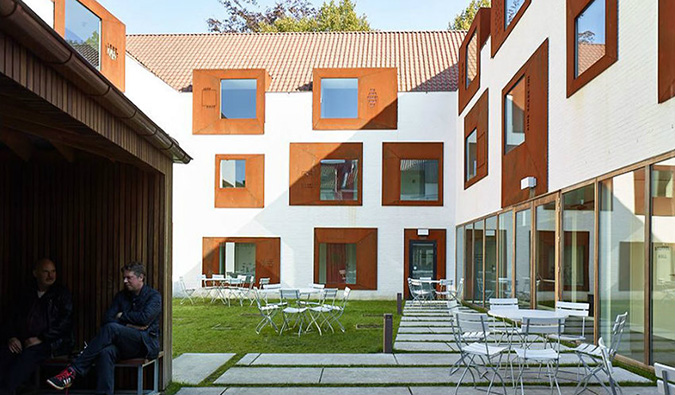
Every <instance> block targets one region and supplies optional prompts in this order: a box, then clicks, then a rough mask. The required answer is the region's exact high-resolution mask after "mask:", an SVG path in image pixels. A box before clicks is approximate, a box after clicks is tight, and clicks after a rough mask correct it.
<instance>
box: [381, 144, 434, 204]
mask: <svg viewBox="0 0 675 395" xmlns="http://www.w3.org/2000/svg"><path fill="white" fill-rule="evenodd" d="M402 159H430V160H438V200H432V201H426V200H420V201H413V200H401V160H402ZM382 205H383V206H442V205H443V143H382Z"/></svg>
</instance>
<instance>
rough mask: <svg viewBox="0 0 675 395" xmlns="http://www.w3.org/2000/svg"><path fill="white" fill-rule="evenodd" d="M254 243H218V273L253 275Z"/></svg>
mask: <svg viewBox="0 0 675 395" xmlns="http://www.w3.org/2000/svg"><path fill="white" fill-rule="evenodd" d="M255 250H256V245H255V243H235V242H226V243H222V244H221V245H220V274H227V275H228V276H230V277H236V276H238V275H240V274H245V275H249V276H255Z"/></svg>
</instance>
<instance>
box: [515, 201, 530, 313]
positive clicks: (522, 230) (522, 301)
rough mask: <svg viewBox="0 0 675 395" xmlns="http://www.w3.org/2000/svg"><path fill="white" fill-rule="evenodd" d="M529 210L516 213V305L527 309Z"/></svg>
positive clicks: (528, 303)
mask: <svg viewBox="0 0 675 395" xmlns="http://www.w3.org/2000/svg"><path fill="white" fill-rule="evenodd" d="M531 215H532V212H531V210H530V209H527V210H523V211H518V212H517V213H516V297H517V298H518V304H519V305H520V306H522V307H529V306H530V300H531V296H530V295H531V288H530V243H531V234H532V231H531V229H532V222H531V221H532V217H531Z"/></svg>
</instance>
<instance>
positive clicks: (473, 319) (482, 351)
mask: <svg viewBox="0 0 675 395" xmlns="http://www.w3.org/2000/svg"><path fill="white" fill-rule="evenodd" d="M453 328H454V330H453V335H454V338H455V344H456V345H457V347H458V348H459V353H460V357H459V358H460V359H459V360H458V361H457V362H458V363H457V364H456V366H457V368H459V369H461V368H462V366H463V367H464V371H463V372H462V376H461V377H460V378H459V381H458V382H457V387H456V388H455V395H456V394H457V392H458V391H459V387H460V385H461V384H462V381H464V377H466V374H467V373H469V374H471V377H472V379H473V384H474V387H475V386H476V376H475V375H474V373H473V370H475V371H476V374H477V375H478V377H481V373H480V371H479V370H478V368H477V365H478V364H479V362H480V363H482V366H483V367H484V368H486V369H487V370H488V371H492V377H491V378H490V384H489V385H488V389H487V393H488V394H490V391H491V389H492V386H493V384H494V382H495V379H496V378H499V381H500V382H501V384H502V389H503V390H504V394H506V385H505V384H504V379H503V377H502V376H501V375H500V374H499V367H500V366H501V360H502V356H503V355H504V354H503V353H504V351H505V350H506V349H507V348H506V347H500V346H492V345H490V344H489V343H488V342H487V337H488V335H489V333H490V327H489V324H488V316H487V314H477V313H460V312H457V313H455V325H454V327H453ZM468 334H475V337H473V338H475V339H479V340H475V341H473V340H470V339H472V337H470V336H474V335H470V336H469V335H468ZM480 340H483V341H480ZM476 357H478V360H476ZM494 359H496V361H493V360H494ZM495 362H496V363H495ZM457 368H456V369H453V370H452V371H451V374H453V373H454V372H455V371H457Z"/></svg>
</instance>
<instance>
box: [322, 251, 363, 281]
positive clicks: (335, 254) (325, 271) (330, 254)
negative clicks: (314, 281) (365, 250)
mask: <svg viewBox="0 0 675 395" xmlns="http://www.w3.org/2000/svg"><path fill="white" fill-rule="evenodd" d="M319 283H321V284H326V283H330V284H344V285H354V284H356V243H320V244H319Z"/></svg>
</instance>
